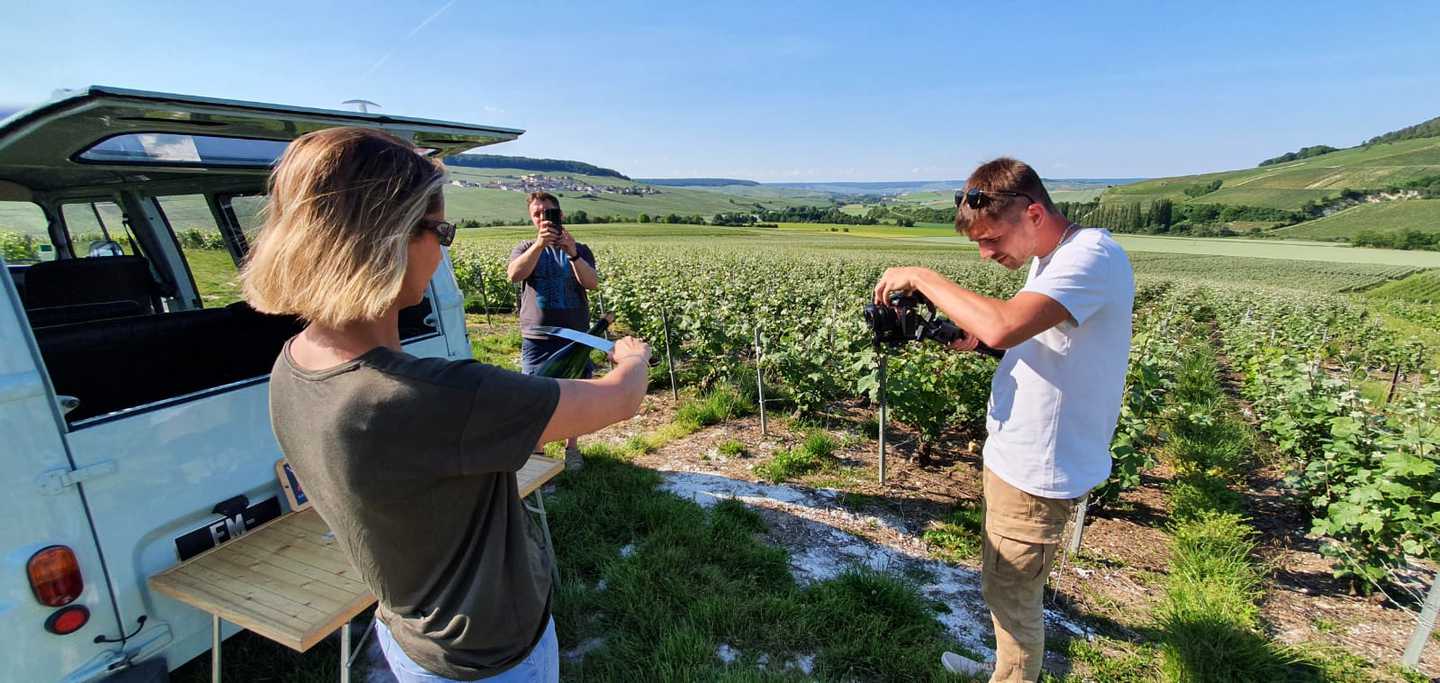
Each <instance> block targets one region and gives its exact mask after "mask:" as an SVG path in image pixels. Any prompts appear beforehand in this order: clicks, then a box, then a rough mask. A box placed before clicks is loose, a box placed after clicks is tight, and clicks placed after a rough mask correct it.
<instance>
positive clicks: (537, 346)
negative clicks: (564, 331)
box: [520, 337, 595, 379]
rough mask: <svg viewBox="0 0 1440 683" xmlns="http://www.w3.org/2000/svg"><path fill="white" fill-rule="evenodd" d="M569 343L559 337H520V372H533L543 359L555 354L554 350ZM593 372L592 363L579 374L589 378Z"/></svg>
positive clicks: (548, 358)
mask: <svg viewBox="0 0 1440 683" xmlns="http://www.w3.org/2000/svg"><path fill="white" fill-rule="evenodd" d="M569 343H570V340H569V339H562V338H560V337H549V338H547V339H530V338H528V337H525V338H521V339H520V372H523V373H525V374H527V375H533V374H535V371H536V370H539V369H540V366H542V365H544V364H545V361H547V360H550V357H551V356H553V355H555V352H556V351H559V350H560V349H563V348H565V345H567V344H569ZM594 374H595V367H594V364H593V363H592V364H591V365H590V367H587V368H585V374H584V375H581V377H582V378H583V379H590V378H591V377H593V376H594Z"/></svg>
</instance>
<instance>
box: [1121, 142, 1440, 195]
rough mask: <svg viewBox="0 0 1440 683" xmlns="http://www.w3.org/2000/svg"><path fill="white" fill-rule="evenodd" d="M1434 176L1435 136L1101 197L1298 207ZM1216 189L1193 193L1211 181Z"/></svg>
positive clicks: (1438, 160)
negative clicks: (1349, 192) (1342, 193)
mask: <svg viewBox="0 0 1440 683" xmlns="http://www.w3.org/2000/svg"><path fill="white" fill-rule="evenodd" d="M1434 175H1440V137H1432V138H1418V139H1410V140H1400V141H1397V142H1387V143H1381V144H1375V145H1371V146H1369V147H1353V148H1350V149H1344V150H1340V151H1337V152H1331V153H1329V154H1323V155H1320V156H1316V157H1311V158H1308V159H1301V160H1298V161H1290V162H1284V163H1278V164H1273V165H1269V166H1263V167H1259V168H1249V169H1243V170H1238V171H1225V172H1220V173H1205V174H1200V175H1191V176H1180V177H1174V178H1158V179H1155V180H1146V181H1141V182H1138V183H1134V184H1131V185H1123V186H1119V187H1114V188H1111V189H1110V190H1108V191H1106V192H1105V194H1104V195H1103V197H1102V201H1105V202H1107V203H1110V202H1117V203H1119V202H1123V203H1130V202H1140V203H1141V204H1146V203H1149V202H1152V201H1155V200H1157V199H1170V200H1172V201H1174V202H1176V203H1185V202H1191V203H1202V204H1229V205H1243V206H1259V207H1267V208H1275V209H1289V210H1294V209H1299V208H1300V207H1301V205H1303V204H1304V203H1305V202H1307V201H1311V200H1314V201H1320V200H1324V199H1327V198H1330V197H1334V196H1336V195H1338V194H1339V193H1340V191H1341V190H1343V189H1346V188H1350V189H1356V190H1364V189H1379V188H1383V187H1386V186H1389V185H1394V184H1398V183H1403V182H1406V181H1410V180H1415V179H1418V178H1423V177H1426V176H1434ZM1216 180H1219V181H1220V187H1219V189H1216V190H1215V191H1213V192H1209V193H1206V194H1201V195H1199V196H1189V195H1187V194H1186V190H1187V189H1188V190H1190V191H1191V193H1192V194H1193V193H1196V192H1198V191H1200V190H1201V189H1203V188H1204V187H1206V186H1207V185H1208V184H1210V183H1213V182H1214V181H1216Z"/></svg>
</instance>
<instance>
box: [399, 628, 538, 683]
mask: <svg viewBox="0 0 1440 683" xmlns="http://www.w3.org/2000/svg"><path fill="white" fill-rule="evenodd" d="M375 639H376V640H378V641H380V649H381V650H382V651H383V652H384V653H385V661H386V662H387V663H389V664H390V673H392V674H395V680H397V681H399V682H400V683H452V682H453V681H455V679H453V678H445V677H444V676H437V675H435V674H432V673H430V672H429V671H426V670H425V667H422V666H420V665H419V664H416V663H415V662H414V660H412V659H410V656H409V655H407V654H405V651H404V650H401V649H400V645H399V644H397V643H396V642H395V638H394V636H392V635H390V629H388V628H386V627H385V622H383V621H380V620H379V619H376V620H375ZM482 680H485V681H493V682H494V683H559V680H560V641H558V640H556V638H555V618H554V617H551V618H550V623H549V625H547V626H546V627H545V635H543V636H540V642H538V643H536V644H535V649H533V650H531V651H530V656H529V657H526V658H525V661H523V662H520V663H519V664H516V665H515V666H513V667H510V668H509V669H508V670H506V671H505V673H502V674H500V675H499V676H495V677H493V678H485V679H482Z"/></svg>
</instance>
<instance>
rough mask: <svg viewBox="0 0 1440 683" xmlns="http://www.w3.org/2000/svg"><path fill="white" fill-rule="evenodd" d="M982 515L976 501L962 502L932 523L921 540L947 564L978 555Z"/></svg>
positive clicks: (982, 522)
mask: <svg viewBox="0 0 1440 683" xmlns="http://www.w3.org/2000/svg"><path fill="white" fill-rule="evenodd" d="M984 519H985V514H984V511H983V508H981V506H980V504H979V503H978V502H973V501H972V502H968V503H963V504H961V505H959V506H956V508H955V509H954V510H953V511H951V512H950V514H949V515H946V516H945V518H944V519H940V520H936V521H935V522H932V523H931V525H930V528H929V529H926V530H925V533H923V534H921V538H922V539H923V540H924V541H925V542H926V543H928V544H929V545H930V546H931V548H933V550H934V552H935V554H936V555H938V556H939V557H940V559H943V560H945V561H946V562H952V563H960V562H964V561H966V560H973V559H975V558H977V557H979V556H980V544H981V539H982V534H983V531H982V530H983V525H984Z"/></svg>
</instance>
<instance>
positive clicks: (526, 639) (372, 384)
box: [270, 342, 560, 680]
mask: <svg viewBox="0 0 1440 683" xmlns="http://www.w3.org/2000/svg"><path fill="white" fill-rule="evenodd" d="M559 397H560V387H559V385H558V384H556V382H555V380H551V379H545V378H541V377H529V376H526V375H522V374H519V373H516V372H510V371H507V370H502V369H500V368H496V367H494V366H490V365H485V364H482V363H479V362H476V361H471V360H462V361H451V360H445V359H440V358H416V357H414V356H411V355H409V354H405V353H400V352H397V351H392V350H390V349H387V348H384V347H380V348H375V349H372V350H370V351H368V352H366V353H365V354H364V355H362V356H360V357H359V358H356V359H355V360H352V361H350V362H348V363H344V364H341V365H339V366H336V367H333V368H329V369H327V370H321V371H315V372H311V371H306V370H302V369H300V368H298V367H296V366H295V365H294V363H293V362H292V361H291V359H290V343H289V342H286V344H285V348H284V350H283V351H282V352H281V353H280V357H279V358H278V359H276V361H275V367H274V369H273V370H272V371H271V374H270V423H271V426H272V427H273V428H274V430H275V436H276V438H277V439H278V440H279V442H280V450H281V451H283V452H284V453H285V457H286V458H288V459H289V461H290V465H291V467H292V468H294V470H295V474H296V475H297V477H298V478H299V480H300V483H301V485H302V486H304V487H305V493H306V494H307V495H308V496H309V498H310V500H312V501H313V502H314V504H315V509H316V510H317V511H318V512H319V513H320V517H321V518H323V519H324V520H325V522H326V524H329V525H330V529H331V531H333V532H334V533H335V540H336V542H338V543H339V544H340V547H341V549H342V550H344V551H345V554H346V555H348V556H349V558H350V561H351V563H352V564H354V565H355V569H356V570H357V571H359V573H360V576H361V579H362V580H363V581H364V582H365V584H366V585H367V586H369V588H370V590H371V591H373V592H374V593H375V596H376V597H377V598H378V599H379V602H380V606H379V609H378V612H377V614H378V615H379V618H380V619H381V620H382V621H384V622H385V625H386V626H388V627H389V628H390V631H391V632H392V633H393V634H394V636H395V641H396V642H397V643H399V644H400V647H401V649H403V650H404V651H405V654H407V655H410V658H411V659H413V660H415V662H416V663H417V664H420V665H421V666H423V667H425V668H426V669H428V670H429V671H431V672H433V673H436V674H439V675H441V676H444V677H447V678H456V679H462V680H473V679H477V678H482V677H488V676H493V675H496V674H498V673H501V672H503V671H505V670H506V669H509V668H510V667H512V666H514V665H516V664H518V663H520V662H521V661H523V660H524V659H525V658H526V657H527V656H529V654H530V650H531V649H532V648H533V647H534V646H535V643H536V642H538V641H539V640H540V637H541V635H543V634H544V631H545V628H546V626H547V625H548V623H549V618H550V590H551V581H550V567H549V565H548V564H547V563H548V560H547V559H546V556H545V553H544V552H543V551H542V550H541V548H542V546H541V541H540V537H539V535H538V531H537V529H536V528H535V525H533V524H532V523H531V522H530V520H529V518H528V517H527V516H526V514H525V511H524V509H523V508H522V506H521V503H520V496H519V487H518V484H517V482H516V479H515V473H516V472H517V471H518V470H519V469H520V468H521V467H522V466H524V464H525V461H526V460H527V459H528V458H529V456H530V453H531V451H533V450H534V449H535V444H536V442H537V441H538V440H539V438H540V434H541V432H543V431H544V429H545V425H546V423H548V422H549V421H550V416H551V414H552V413H554V411H555V404H556V402H557V401H558V400H559Z"/></svg>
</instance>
